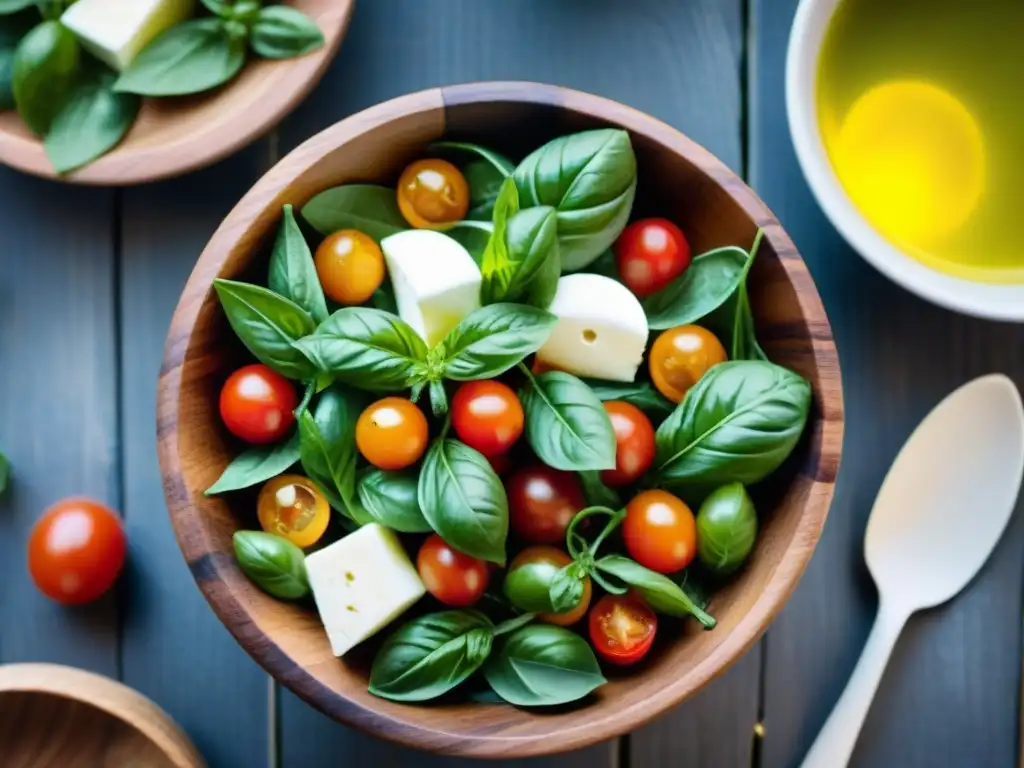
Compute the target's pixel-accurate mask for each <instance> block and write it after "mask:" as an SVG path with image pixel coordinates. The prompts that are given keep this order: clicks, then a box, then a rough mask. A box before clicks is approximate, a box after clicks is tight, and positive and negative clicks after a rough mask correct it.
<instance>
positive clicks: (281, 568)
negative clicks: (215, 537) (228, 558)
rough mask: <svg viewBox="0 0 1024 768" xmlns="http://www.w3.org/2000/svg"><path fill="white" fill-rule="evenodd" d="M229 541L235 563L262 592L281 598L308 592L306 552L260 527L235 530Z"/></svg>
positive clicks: (297, 597) (292, 597)
mask: <svg viewBox="0 0 1024 768" xmlns="http://www.w3.org/2000/svg"><path fill="white" fill-rule="evenodd" d="M233 541H234V545H235V559H236V560H238V567H239V568H241V569H242V573H244V574H245V575H246V576H248V577H249V579H251V580H252V581H253V582H254V583H255V584H256V586H258V587H259V588H260V589H262V590H263V591H264V592H267V593H268V594H271V595H273V596H274V597H277V598H280V599H281V600H299V599H301V598H303V597H305V596H306V595H308V594H309V578H308V577H307V575H306V556H305V555H303V554H302V550H301V549H299V548H298V547H297V546H295V545H294V544H292V543H291V542H290V541H288V540H287V539H283V538H281V537H280V536H275V535H274V534H272V533H264V532H263V531H236V532H235V535H234V537H233Z"/></svg>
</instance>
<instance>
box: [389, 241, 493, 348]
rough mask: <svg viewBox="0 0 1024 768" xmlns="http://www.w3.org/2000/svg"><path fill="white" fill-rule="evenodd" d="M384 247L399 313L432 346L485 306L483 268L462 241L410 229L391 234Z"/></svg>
mask: <svg viewBox="0 0 1024 768" xmlns="http://www.w3.org/2000/svg"><path fill="white" fill-rule="evenodd" d="M380 246H381V250H382V251H384V260H385V261H386V262H387V266H388V274H389V275H391V285H392V286H393V287H394V289H395V301H396V302H397V304H398V315H399V317H401V318H402V319H403V320H404V321H405V322H407V323H408V324H409V325H411V326H412V327H413V329H415V331H416V333H418V334H419V335H420V336H422V337H423V340H424V341H425V342H427V346H430V347H432V346H434V345H435V344H437V343H438V342H439V341H441V340H442V339H443V338H444V337H445V336H446V335H447V334H448V331H450V330H451V329H452V328H454V327H455V326H456V325H458V323H459V321H460V320H462V318H464V317H465V316H466V315H468V314H469V313H470V312H472V311H473V310H475V309H479V308H480V283H481V282H482V277H481V275H480V268H479V267H478V266H477V265H476V262H475V261H473V257H472V256H470V255H469V251H467V250H466V249H465V248H464V247H463V246H462V244H461V243H459V242H457V241H455V240H453V239H452V238H450V237H448V235H446V234H444V233H442V232H435V231H433V230H430V229H409V230H406V231H404V232H398V233H396V234H394V235H390V236H389V237H385V238H384V239H383V240H381V243H380Z"/></svg>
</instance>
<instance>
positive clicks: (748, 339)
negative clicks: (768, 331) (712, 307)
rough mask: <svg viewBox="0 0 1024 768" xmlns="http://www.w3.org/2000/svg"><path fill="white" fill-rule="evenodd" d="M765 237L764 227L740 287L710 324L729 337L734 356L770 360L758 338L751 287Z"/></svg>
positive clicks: (741, 279)
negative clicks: (752, 309)
mask: <svg viewBox="0 0 1024 768" xmlns="http://www.w3.org/2000/svg"><path fill="white" fill-rule="evenodd" d="M763 239H764V230H761V229H759V230H758V231H757V235H756V236H755V237H754V244H753V246H751V248H750V258H749V259H747V264H746V266H745V267H744V269H743V275H742V276H741V277H740V281H739V284H738V285H737V286H736V291H735V292H734V293H733V295H732V296H731V297H730V299H729V301H727V302H726V303H725V304H723V305H722V306H721V307H720V308H719V310H718V311H717V312H715V314H714V315H713V316H712V317H711V318H709V323H708V324H709V326H710V327H712V328H713V329H716V330H717V329H719V327H720V326H721V330H720V331H719V332H720V333H721V338H722V340H723V342H725V341H728V344H729V359H730V360H765V361H767V360H768V356H767V355H766V354H765V353H764V350H763V349H762V348H761V345H760V344H759V343H758V341H757V330H756V328H755V327H754V314H753V312H752V311H751V309H750V296H749V293H748V291H747V278H748V276H749V275H750V268H751V267H752V266H753V264H754V259H755V257H756V256H757V252H758V250H759V249H760V246H761V243H762V241H763Z"/></svg>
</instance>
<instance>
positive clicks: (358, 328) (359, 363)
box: [295, 307, 427, 392]
mask: <svg viewBox="0 0 1024 768" xmlns="http://www.w3.org/2000/svg"><path fill="white" fill-rule="evenodd" d="M295 347H296V349H299V350H301V351H302V353H303V354H304V355H306V357H308V358H309V360H310V361H312V363H313V364H314V365H315V366H316V367H317V369H318V370H320V371H323V372H325V373H329V374H331V376H333V377H334V378H335V379H336V380H337V381H341V382H344V383H346V384H351V385H352V386H354V387H359V388H360V389H366V390H369V391H371V392H397V391H399V390H402V389H405V388H407V387H409V386H410V385H411V384H412V383H414V382H415V381H416V380H417V379H419V378H422V376H423V371H424V361H425V360H426V358H427V345H426V344H424V343H423V339H422V338H420V336H419V334H417V333H416V331H414V330H413V329H412V328H410V327H409V326H408V325H406V324H405V323H404V322H402V320H400V319H399V318H398V317H396V316H395V315H392V314H390V313H388V312H381V311H380V310H379V309H371V308H370V307H346V308H344V309H339V310H338V311H337V312H335V313H334V314H333V315H331V316H330V317H329V318H327V320H325V321H324V322H323V323H321V324H320V327H319V328H317V329H316V333H314V334H312V335H311V336H307V337H306V338H304V339H301V340H300V341H297V342H295Z"/></svg>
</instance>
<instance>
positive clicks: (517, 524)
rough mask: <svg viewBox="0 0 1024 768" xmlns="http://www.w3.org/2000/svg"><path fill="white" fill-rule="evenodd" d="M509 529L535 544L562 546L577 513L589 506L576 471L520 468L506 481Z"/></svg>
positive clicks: (530, 467)
mask: <svg viewBox="0 0 1024 768" xmlns="http://www.w3.org/2000/svg"><path fill="white" fill-rule="evenodd" d="M505 491H506V492H507V493H508V515H509V527H510V528H511V529H512V532H513V533H514V534H515V535H516V536H518V537H519V538H520V539H522V540H523V541H526V542H529V543H531V544H561V543H563V542H564V541H565V531H566V529H567V528H568V527H569V523H571V522H572V519H573V518H574V517H575V516H576V513H577V512H579V511H580V510H581V509H583V508H584V507H585V506H587V497H586V496H585V495H584V493H583V485H582V484H581V483H580V479H579V477H578V476H577V475H576V474H575V473H574V472H563V471H562V470H559V469H552V468H551V467H547V466H544V465H543V464H533V465H530V466H528V467H524V468H523V469H520V470H519V471H518V472H516V473H515V474H513V475H512V476H511V477H510V478H509V479H508V480H507V481H506V482H505Z"/></svg>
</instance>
